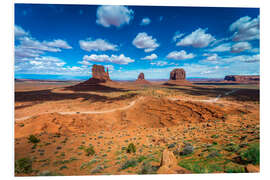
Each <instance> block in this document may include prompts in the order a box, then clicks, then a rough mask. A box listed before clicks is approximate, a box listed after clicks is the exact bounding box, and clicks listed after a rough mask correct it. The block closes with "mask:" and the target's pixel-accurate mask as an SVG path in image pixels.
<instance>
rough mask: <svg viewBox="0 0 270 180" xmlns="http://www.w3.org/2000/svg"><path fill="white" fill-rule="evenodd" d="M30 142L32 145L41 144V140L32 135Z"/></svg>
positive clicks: (29, 138)
mask: <svg viewBox="0 0 270 180" xmlns="http://www.w3.org/2000/svg"><path fill="white" fill-rule="evenodd" d="M28 141H29V142H30V143H33V144H36V143H39V142H40V139H38V138H37V137H36V136H34V135H32V134H31V135H30V136H29V137H28Z"/></svg>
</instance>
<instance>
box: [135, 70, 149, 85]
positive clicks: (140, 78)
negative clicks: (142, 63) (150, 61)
mask: <svg viewBox="0 0 270 180" xmlns="http://www.w3.org/2000/svg"><path fill="white" fill-rule="evenodd" d="M135 83H136V84H151V83H150V82H149V81H147V80H145V79H144V73H142V72H141V73H140V74H139V76H138V78H137V80H136V81H135Z"/></svg>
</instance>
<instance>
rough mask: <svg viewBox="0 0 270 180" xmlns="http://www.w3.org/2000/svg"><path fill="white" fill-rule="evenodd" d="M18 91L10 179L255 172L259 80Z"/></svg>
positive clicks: (100, 79)
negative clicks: (12, 167)
mask: <svg viewBox="0 0 270 180" xmlns="http://www.w3.org/2000/svg"><path fill="white" fill-rule="evenodd" d="M105 69H106V68H104V66H101V65H93V66H92V77H91V78H89V79H88V80H87V81H80V82H79V81H38V80H36V81H31V80H19V79H16V81H15V175H16V176H37V175H41V176H49V175H110V174H183V173H245V172H259V141H260V117H259V110H260V109H259V105H260V101H259V76H256V77H254V76H252V77H249V76H236V78H234V76H233V75H228V77H227V76H226V77H224V80H222V81H205V80H204V81H188V80H187V79H186V73H188V72H185V70H184V69H182V68H181V67H180V68H178V69H174V70H172V71H171V72H170V77H168V81H150V80H147V77H145V76H144V73H143V72H141V73H140V74H138V78H137V80H136V81H127V82H123V81H114V80H111V78H110V75H109V72H108V70H105Z"/></svg>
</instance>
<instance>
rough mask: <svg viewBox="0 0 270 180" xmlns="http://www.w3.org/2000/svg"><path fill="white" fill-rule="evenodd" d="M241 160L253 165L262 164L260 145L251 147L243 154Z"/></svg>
mask: <svg viewBox="0 0 270 180" xmlns="http://www.w3.org/2000/svg"><path fill="white" fill-rule="evenodd" d="M241 159H243V160H246V161H247V162H249V163H252V164H255V165H257V164H259V163H260V145H259V143H256V144H253V145H250V146H249V148H248V149H247V150H246V151H244V152H242V153H241Z"/></svg>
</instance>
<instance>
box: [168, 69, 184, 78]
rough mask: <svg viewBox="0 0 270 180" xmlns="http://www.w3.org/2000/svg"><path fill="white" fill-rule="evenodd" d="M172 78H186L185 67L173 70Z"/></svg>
mask: <svg viewBox="0 0 270 180" xmlns="http://www.w3.org/2000/svg"><path fill="white" fill-rule="evenodd" d="M170 80H186V71H185V70H184V69H183V68H177V69H174V70H172V71H171V73H170Z"/></svg>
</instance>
